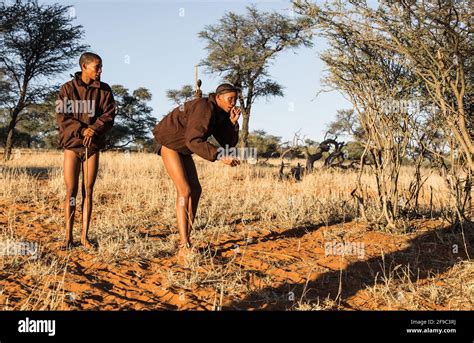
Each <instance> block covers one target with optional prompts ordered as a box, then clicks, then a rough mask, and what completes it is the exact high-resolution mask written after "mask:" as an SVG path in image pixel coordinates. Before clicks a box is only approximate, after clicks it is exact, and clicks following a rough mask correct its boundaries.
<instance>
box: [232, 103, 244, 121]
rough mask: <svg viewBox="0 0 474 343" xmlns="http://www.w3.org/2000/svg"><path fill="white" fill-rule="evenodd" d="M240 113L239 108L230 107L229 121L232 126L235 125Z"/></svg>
mask: <svg viewBox="0 0 474 343" xmlns="http://www.w3.org/2000/svg"><path fill="white" fill-rule="evenodd" d="M241 111H242V110H241V109H240V107H236V106H234V107H232V109H231V110H230V121H231V122H232V124H233V125H235V123H237V120H239V117H240V112H241Z"/></svg>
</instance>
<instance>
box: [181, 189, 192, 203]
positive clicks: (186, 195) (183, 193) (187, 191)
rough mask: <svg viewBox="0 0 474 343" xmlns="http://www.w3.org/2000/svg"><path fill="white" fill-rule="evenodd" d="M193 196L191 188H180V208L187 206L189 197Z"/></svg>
mask: <svg viewBox="0 0 474 343" xmlns="http://www.w3.org/2000/svg"><path fill="white" fill-rule="evenodd" d="M190 196H191V188H189V187H180V188H178V206H180V205H181V206H187V205H186V204H187V203H188V200H189V197H190Z"/></svg>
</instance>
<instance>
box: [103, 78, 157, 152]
mask: <svg viewBox="0 0 474 343" xmlns="http://www.w3.org/2000/svg"><path fill="white" fill-rule="evenodd" d="M112 92H113V93H114V98H115V102H116V104H117V110H116V112H117V116H116V117H115V123H114V126H113V127H112V129H111V130H110V132H109V133H108V134H107V140H106V148H107V149H112V148H125V147H128V146H129V145H130V144H135V145H142V146H141V147H140V148H145V147H147V146H149V145H150V144H149V143H150V142H149V140H150V139H149V137H148V136H149V133H150V131H151V130H152V129H153V127H154V126H155V125H156V119H155V118H154V117H153V116H152V115H151V112H152V108H151V107H150V106H148V102H149V101H151V97H152V95H151V93H150V91H149V90H148V89H146V88H144V87H140V88H137V89H135V90H134V91H133V92H132V93H130V92H129V90H128V89H127V88H125V87H124V86H122V85H112Z"/></svg>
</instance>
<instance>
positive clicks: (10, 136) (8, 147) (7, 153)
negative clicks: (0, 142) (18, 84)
mask: <svg viewBox="0 0 474 343" xmlns="http://www.w3.org/2000/svg"><path fill="white" fill-rule="evenodd" d="M19 112H20V111H18V107H16V108H15V109H14V110H13V113H12V118H11V120H10V123H9V124H8V133H7V141H6V142H5V150H4V153H3V156H4V160H5V161H8V160H9V159H10V157H11V154H12V148H13V142H14V138H15V126H16V122H17V118H18V113H19Z"/></svg>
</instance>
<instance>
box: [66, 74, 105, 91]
mask: <svg viewBox="0 0 474 343" xmlns="http://www.w3.org/2000/svg"><path fill="white" fill-rule="evenodd" d="M73 77H74V79H75V80H76V82H77V84H78V85H79V86H82V87H86V88H87V87H95V88H100V81H97V80H94V81H92V82H91V83H90V84H89V85H86V84H85V83H84V81H82V72H80V71H78V72H76V73H74V75H73Z"/></svg>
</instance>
